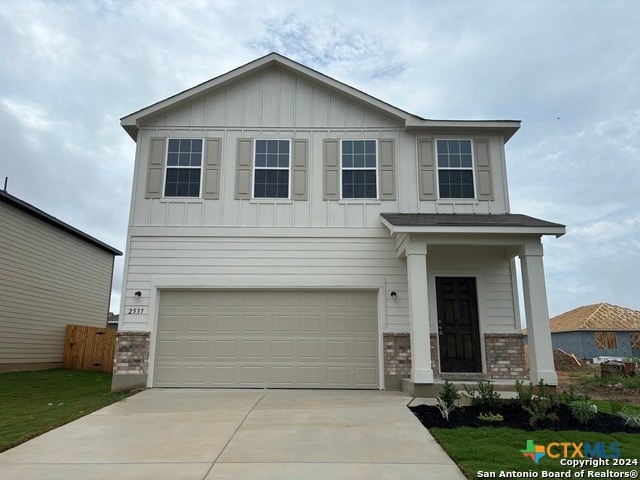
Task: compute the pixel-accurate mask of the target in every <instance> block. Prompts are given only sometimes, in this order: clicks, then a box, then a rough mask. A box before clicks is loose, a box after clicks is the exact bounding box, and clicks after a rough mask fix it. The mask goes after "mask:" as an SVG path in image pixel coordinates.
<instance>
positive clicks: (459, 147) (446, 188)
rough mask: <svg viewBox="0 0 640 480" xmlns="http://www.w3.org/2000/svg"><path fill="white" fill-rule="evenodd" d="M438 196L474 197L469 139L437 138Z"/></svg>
mask: <svg viewBox="0 0 640 480" xmlns="http://www.w3.org/2000/svg"><path fill="white" fill-rule="evenodd" d="M436 146H437V147H436V150H437V152H436V154H437V158H438V192H439V198H475V189H474V185H473V156H472V154H471V140H437V142H436Z"/></svg>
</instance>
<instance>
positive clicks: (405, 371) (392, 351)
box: [383, 332, 411, 378]
mask: <svg viewBox="0 0 640 480" xmlns="http://www.w3.org/2000/svg"><path fill="white" fill-rule="evenodd" d="M383 339H384V373H385V375H397V376H400V377H404V378H408V377H410V376H411V339H410V337H409V334H408V333H388V332H387V333H384V334H383Z"/></svg>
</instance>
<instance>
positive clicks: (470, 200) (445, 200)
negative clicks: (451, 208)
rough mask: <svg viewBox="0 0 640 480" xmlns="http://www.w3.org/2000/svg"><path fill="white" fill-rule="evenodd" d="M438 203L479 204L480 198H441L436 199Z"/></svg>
mask: <svg viewBox="0 0 640 480" xmlns="http://www.w3.org/2000/svg"><path fill="white" fill-rule="evenodd" d="M436 202H437V203H439V204H442V205H453V204H456V205H463V204H465V205H479V204H480V200H478V199H475V198H439V199H438V200H436Z"/></svg>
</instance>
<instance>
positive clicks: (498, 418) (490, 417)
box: [478, 412, 504, 423]
mask: <svg viewBox="0 0 640 480" xmlns="http://www.w3.org/2000/svg"><path fill="white" fill-rule="evenodd" d="M478 420H480V421H482V422H495V423H500V422H502V421H504V417H503V416H502V415H500V414H499V413H496V414H493V413H491V412H489V413H481V414H479V415H478Z"/></svg>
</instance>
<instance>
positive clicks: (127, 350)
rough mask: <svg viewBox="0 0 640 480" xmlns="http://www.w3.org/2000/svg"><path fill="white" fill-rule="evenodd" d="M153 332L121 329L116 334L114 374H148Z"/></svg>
mask: <svg viewBox="0 0 640 480" xmlns="http://www.w3.org/2000/svg"><path fill="white" fill-rule="evenodd" d="M150 334H151V332H127V331H119V332H118V333H117V334H116V354H115V358H114V359H113V373H114V374H137V375H146V374H147V370H148V369H149V339H150Z"/></svg>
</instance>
